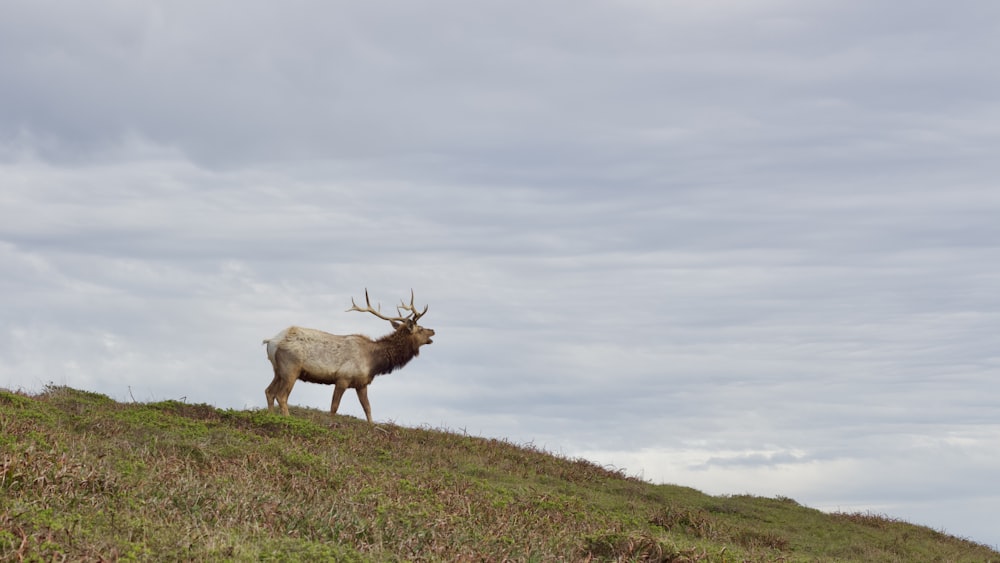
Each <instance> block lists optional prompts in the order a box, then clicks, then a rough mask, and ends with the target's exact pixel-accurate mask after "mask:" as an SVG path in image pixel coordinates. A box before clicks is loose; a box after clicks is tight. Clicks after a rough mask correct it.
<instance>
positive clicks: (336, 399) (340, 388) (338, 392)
mask: <svg viewBox="0 0 1000 563" xmlns="http://www.w3.org/2000/svg"><path fill="white" fill-rule="evenodd" d="M336 385H337V386H336V387H335V388H334V390H333V401H331V402H330V422H333V417H334V415H336V414H337V409H339V408H340V399H341V398H342V397H343V396H344V391H347V386H346V385H341V384H340V383H337V384H336Z"/></svg>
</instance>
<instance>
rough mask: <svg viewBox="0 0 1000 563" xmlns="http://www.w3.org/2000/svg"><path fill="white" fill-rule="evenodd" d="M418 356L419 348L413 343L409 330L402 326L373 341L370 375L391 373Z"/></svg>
mask: <svg viewBox="0 0 1000 563" xmlns="http://www.w3.org/2000/svg"><path fill="white" fill-rule="evenodd" d="M419 354H420V347H419V346H417V345H416V344H415V343H414V340H413V337H412V335H411V334H410V329H409V328H407V326H406V325H402V326H400V328H399V329H397V330H396V331H394V332H391V333H389V334H387V335H385V336H383V337H382V338H379V339H378V340H376V341H375V346H374V347H372V375H373V376H375V375H383V374H386V373H392V372H393V371H395V370H397V369H399V368H401V367H403V366H405V365H406V364H407V363H409V361H410V360H412V359H413V358H414V357H416V356H417V355H419Z"/></svg>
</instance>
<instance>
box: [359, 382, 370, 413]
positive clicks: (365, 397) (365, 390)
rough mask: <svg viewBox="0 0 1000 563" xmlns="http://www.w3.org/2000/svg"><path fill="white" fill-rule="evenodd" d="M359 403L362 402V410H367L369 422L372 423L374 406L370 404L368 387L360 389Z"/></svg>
mask: <svg viewBox="0 0 1000 563" xmlns="http://www.w3.org/2000/svg"><path fill="white" fill-rule="evenodd" d="M358 401H361V408H363V409H365V416H366V417H368V422H371V421H372V406H371V405H370V404H368V386H367V385H365V386H364V387H358Z"/></svg>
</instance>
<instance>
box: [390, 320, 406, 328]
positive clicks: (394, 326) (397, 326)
mask: <svg viewBox="0 0 1000 563" xmlns="http://www.w3.org/2000/svg"><path fill="white" fill-rule="evenodd" d="M389 322H390V323H392V328H393V330H399V327H401V326H403V323H400V322H397V321H389Z"/></svg>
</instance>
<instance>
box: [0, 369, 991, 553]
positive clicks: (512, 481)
mask: <svg viewBox="0 0 1000 563" xmlns="http://www.w3.org/2000/svg"><path fill="white" fill-rule="evenodd" d="M291 414H292V416H291V417H282V416H277V415H273V414H270V413H268V412H267V411H232V410H218V409H215V408H213V407H211V406H208V405H191V404H186V403H183V402H177V401H164V402H160V403H152V404H135V403H129V404H123V403H118V402H115V401H113V400H111V399H109V398H107V397H105V396H103V395H98V394H95V393H89V392H84V391H77V390H73V389H68V388H62V387H53V388H49V389H47V390H46V391H45V392H43V393H41V394H39V395H37V396H27V395H23V394H20V393H12V392H6V391H0V560H13V561H18V560H26V561H28V560H35V561H38V560H45V561H50V560H54V561H70V560H71V561H79V560H84V561H87V560H89V561H99V560H157V561H161V560H199V561H202V560H281V561H295V560H302V561H305V560H310V561H312V560H338V561H555V560H560V561H665V562H680V561H728V562H734V561H989V560H991V559H992V560H1000V554H998V553H997V552H995V551H993V550H991V549H989V548H987V547H985V546H982V545H978V544H975V543H972V542H969V541H966V540H962V539H959V538H954V537H951V536H946V535H944V534H941V533H939V532H936V531H934V530H930V529H928V528H924V527H920V526H914V525H911V524H906V523H904V522H899V521H897V520H894V519H891V518H888V517H883V516H875V515H870V514H835V515H829V514H824V513H821V512H819V511H816V510H813V509H809V508H806V507H802V506H800V505H798V504H797V503H795V502H794V501H792V500H790V499H782V498H779V499H767V498H759V497H750V496H728V497H712V496H708V495H704V494H702V493H700V492H698V491H695V490H693V489H689V488H685V487H677V486H672V485H652V484H649V483H646V482H643V481H641V480H638V479H634V478H629V477H627V476H625V475H623V474H622V473H621V472H620V471H617V470H615V469H613V468H610V469H609V468H605V467H600V466H598V465H595V464H593V463H590V462H588V461H584V460H579V459H565V458H561V457H558V456H553V455H551V454H549V453H547V452H544V451H540V450H539V449H537V448H534V447H531V446H519V445H515V444H511V443H508V442H505V441H502V440H490V439H483V438H476V437H470V436H466V435H463V434H460V433H455V432H447V431H441V430H436V429H429V428H420V429H418V428H405V427H400V426H395V425H391V424H388V425H382V426H381V427H378V428H373V427H371V426H369V425H368V424H367V423H366V422H364V421H360V420H357V419H354V418H351V417H338V426H337V428H334V429H330V428H329V427H328V425H327V424H326V422H327V420H326V417H327V416H328V415H326V414H324V413H321V412H319V411H315V410H308V409H297V408H292V410H291Z"/></svg>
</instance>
